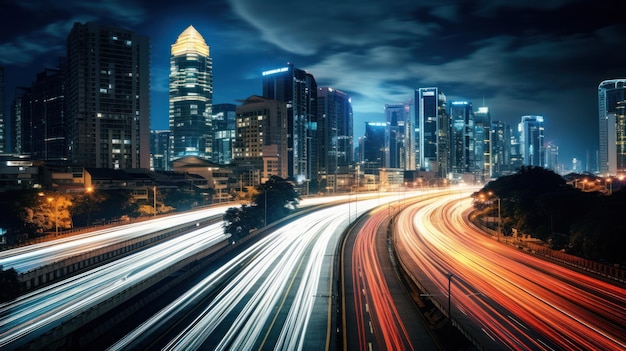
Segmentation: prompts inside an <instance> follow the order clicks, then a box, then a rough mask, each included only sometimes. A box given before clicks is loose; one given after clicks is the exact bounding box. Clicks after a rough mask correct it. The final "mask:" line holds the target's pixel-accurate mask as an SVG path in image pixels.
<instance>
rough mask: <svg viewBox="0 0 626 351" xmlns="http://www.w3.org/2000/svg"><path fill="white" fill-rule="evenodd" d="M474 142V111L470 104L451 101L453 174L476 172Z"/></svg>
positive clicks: (451, 169) (451, 160) (451, 163)
mask: <svg viewBox="0 0 626 351" xmlns="http://www.w3.org/2000/svg"><path fill="white" fill-rule="evenodd" d="M474 147H475V142H474V111H473V108H472V103H471V102H467V101H453V102H452V103H451V104H450V171H451V172H452V173H454V174H457V175H461V174H463V173H474V172H475V171H476V163H475V161H474V157H475V150H474Z"/></svg>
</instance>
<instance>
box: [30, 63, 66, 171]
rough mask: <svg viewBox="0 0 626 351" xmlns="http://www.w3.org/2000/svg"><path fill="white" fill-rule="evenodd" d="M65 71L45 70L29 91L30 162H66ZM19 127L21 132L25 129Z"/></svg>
mask: <svg viewBox="0 0 626 351" xmlns="http://www.w3.org/2000/svg"><path fill="white" fill-rule="evenodd" d="M64 73H65V67H64V63H63V60H61V65H60V68H58V69H50V68H48V69H45V70H44V71H43V72H41V73H38V74H37V80H36V81H35V82H33V84H32V85H31V89H30V98H31V101H30V104H29V105H30V114H31V119H32V125H31V126H30V128H32V133H31V137H32V139H31V141H32V146H31V147H30V148H29V149H30V151H29V152H30V153H31V155H32V157H33V158H34V159H40V160H56V161H61V160H63V161H64V160H67V145H66V138H65V135H66V133H65V112H64V111H65V106H64V102H65V91H64V90H65V88H64V87H65V85H64V81H65V75H64ZM26 128H27V126H23V127H22V129H23V130H24V129H26Z"/></svg>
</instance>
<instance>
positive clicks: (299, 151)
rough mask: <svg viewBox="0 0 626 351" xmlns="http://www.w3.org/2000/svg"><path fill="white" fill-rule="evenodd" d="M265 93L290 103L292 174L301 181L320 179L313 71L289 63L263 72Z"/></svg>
mask: <svg viewBox="0 0 626 351" xmlns="http://www.w3.org/2000/svg"><path fill="white" fill-rule="evenodd" d="M263 96H264V97H266V98H268V99H271V100H278V101H282V102H283V103H285V104H286V106H287V131H288V132H287V167H288V172H287V174H288V177H290V178H292V179H293V180H294V181H295V182H296V183H297V184H302V183H304V182H307V183H308V182H310V181H311V180H316V179H317V156H318V155H317V150H316V145H317V142H316V141H315V140H314V138H315V137H316V130H317V83H316V81H315V77H313V75H312V74H310V73H308V72H306V71H304V70H301V69H298V68H295V67H294V66H293V65H292V64H288V65H287V66H286V67H281V68H277V69H273V70H270V71H265V72H263Z"/></svg>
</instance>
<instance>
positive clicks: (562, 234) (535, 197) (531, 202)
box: [473, 167, 626, 262]
mask: <svg viewBox="0 0 626 351" xmlns="http://www.w3.org/2000/svg"><path fill="white" fill-rule="evenodd" d="M480 194H482V195H483V197H484V198H485V199H487V201H476V202H475V207H476V208H477V209H480V210H483V211H485V210H490V211H487V212H486V213H489V215H492V216H493V215H494V212H493V211H494V207H496V206H497V202H496V201H495V200H494V199H496V198H499V199H500V205H501V206H500V207H501V215H502V222H503V232H504V233H505V235H506V234H509V233H510V232H511V228H516V229H518V230H519V231H521V232H523V233H528V234H531V235H532V236H533V237H536V238H539V239H541V240H543V241H545V242H548V243H550V245H551V246H552V248H553V249H565V250H567V251H568V252H570V253H573V254H576V255H580V256H582V257H585V258H591V259H596V258H603V259H606V260H610V261H612V262H626V250H624V247H625V246H624V244H625V243H626V240H625V234H624V233H626V230H625V229H626V225H625V224H624V223H625V222H624V221H623V220H622V219H621V218H620V211H621V212H622V213H623V211H624V208H626V207H625V205H626V199H625V197H626V195H625V194H624V192H622V191H618V192H615V193H613V194H612V195H611V196H604V195H601V194H599V193H598V192H583V191H580V190H579V189H575V188H573V187H571V186H569V185H567V184H566V182H565V180H564V179H563V178H562V177H561V176H559V175H558V174H556V173H554V172H552V171H550V170H546V169H543V168H541V167H523V168H522V169H520V171H519V172H518V173H516V174H513V175H509V176H504V177H500V178H498V179H496V180H494V181H491V182H489V183H488V184H487V185H486V186H485V187H484V188H483V189H482V190H481V191H480V192H477V193H475V194H473V196H474V197H475V198H476V199H479V196H480ZM495 211H496V212H495V213H496V215H497V208H496V209H495Z"/></svg>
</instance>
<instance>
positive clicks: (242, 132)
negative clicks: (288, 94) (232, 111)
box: [234, 96, 287, 182]
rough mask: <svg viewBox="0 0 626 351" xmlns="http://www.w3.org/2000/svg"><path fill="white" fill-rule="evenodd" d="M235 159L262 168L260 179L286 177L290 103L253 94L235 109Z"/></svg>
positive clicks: (240, 162) (262, 180)
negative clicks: (288, 107)
mask: <svg viewBox="0 0 626 351" xmlns="http://www.w3.org/2000/svg"><path fill="white" fill-rule="evenodd" d="M236 115H237V117H236V121H237V129H236V137H235V147H234V161H235V162H236V163H237V164H240V165H248V166H251V167H252V168H254V169H257V170H262V171H261V182H266V181H267V180H268V179H269V178H270V176H272V175H275V176H279V177H281V178H287V158H286V157H285V156H286V155H287V106H286V105H285V103H284V102H282V101H277V100H271V99H267V98H264V97H261V96H250V97H249V98H247V99H246V100H245V101H244V102H243V105H241V106H237V109H236Z"/></svg>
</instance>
